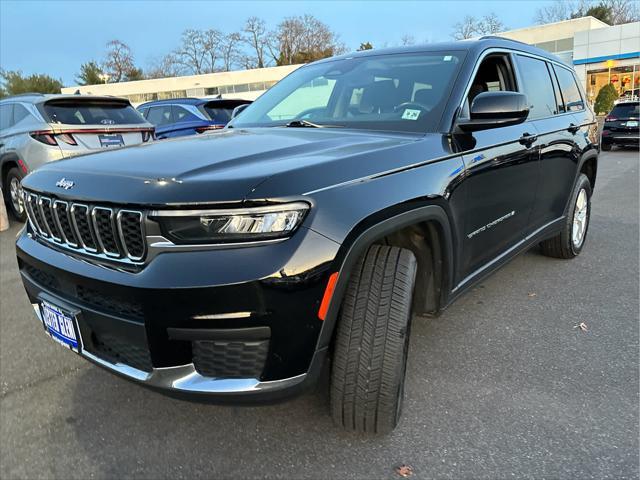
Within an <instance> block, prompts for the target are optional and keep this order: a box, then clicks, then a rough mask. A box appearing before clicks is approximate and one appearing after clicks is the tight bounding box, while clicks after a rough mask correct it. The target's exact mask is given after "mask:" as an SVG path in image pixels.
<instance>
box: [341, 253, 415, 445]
mask: <svg viewBox="0 0 640 480" xmlns="http://www.w3.org/2000/svg"><path fill="white" fill-rule="evenodd" d="M416 270H417V263H416V259H415V256H414V255H413V253H412V252H411V251H410V250H406V249H402V248H398V247H390V246H385V245H372V246H371V247H370V248H369V250H368V251H367V253H366V254H365V255H364V256H363V257H362V258H361V259H360V260H359V261H358V263H357V265H356V266H355V267H354V272H353V274H352V276H351V278H350V280H349V285H348V286H347V291H346V293H345V296H344V300H343V304H342V309H341V312H340V318H339V323H338V329H337V333H336V341H335V350H334V353H333V364H332V370H331V412H332V416H333V420H334V422H335V423H336V424H337V425H340V426H342V427H343V428H344V429H346V430H351V431H356V432H361V433H388V432H390V431H391V430H393V429H394V428H395V426H396V425H397V423H398V420H399V418H400V414H401V410H402V401H403V397H404V377H405V371H406V365H407V353H408V348H409V330H410V320H411V304H412V298H413V287H414V284H415V277H416Z"/></svg>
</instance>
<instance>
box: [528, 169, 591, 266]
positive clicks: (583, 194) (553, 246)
mask: <svg viewBox="0 0 640 480" xmlns="http://www.w3.org/2000/svg"><path fill="white" fill-rule="evenodd" d="M569 205H570V207H569V213H568V215H567V218H566V220H565V224H564V227H563V229H562V232H561V233H559V234H558V235H556V236H555V237H553V238H550V239H548V240H545V241H543V242H542V243H540V247H541V248H542V253H543V254H545V255H546V256H548V257H554V258H565V259H568V258H574V257H577V256H578V255H579V254H580V252H581V251H582V248H583V247H584V242H585V240H586V238H587V231H588V230H589V219H590V217H591V183H590V182H589V179H588V178H587V176H586V175H585V174H583V173H581V174H580V176H579V177H578V182H577V183H576V186H575V188H574V189H573V192H572V193H571V203H570V204H569Z"/></svg>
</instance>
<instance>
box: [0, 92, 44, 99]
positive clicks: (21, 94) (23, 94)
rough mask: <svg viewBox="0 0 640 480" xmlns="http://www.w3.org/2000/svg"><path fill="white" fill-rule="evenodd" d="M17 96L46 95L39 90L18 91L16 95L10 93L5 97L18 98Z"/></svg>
mask: <svg viewBox="0 0 640 480" xmlns="http://www.w3.org/2000/svg"><path fill="white" fill-rule="evenodd" d="M16 97H44V93H39V92H25V93H16V94H15V95H8V96H6V97H4V98H16Z"/></svg>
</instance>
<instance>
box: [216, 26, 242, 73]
mask: <svg viewBox="0 0 640 480" xmlns="http://www.w3.org/2000/svg"><path fill="white" fill-rule="evenodd" d="M241 44H242V35H240V34H239V33H238V32H233V33H228V34H226V35H224V36H223V37H222V39H221V41H220V56H221V58H222V69H223V70H224V71H225V72H228V71H229V70H231V67H232V66H233V65H234V64H236V63H241V62H240V60H241V55H242V53H241V49H240V45H241Z"/></svg>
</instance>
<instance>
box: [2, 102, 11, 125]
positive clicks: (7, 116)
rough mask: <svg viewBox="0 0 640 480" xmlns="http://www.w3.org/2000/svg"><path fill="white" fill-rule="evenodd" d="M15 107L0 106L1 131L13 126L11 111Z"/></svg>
mask: <svg viewBox="0 0 640 480" xmlns="http://www.w3.org/2000/svg"><path fill="white" fill-rule="evenodd" d="M12 110H13V105H0V130H4V129H5V128H9V127H10V126H11V111H12Z"/></svg>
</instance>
